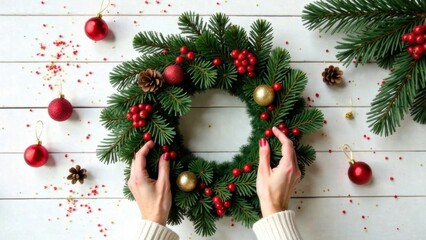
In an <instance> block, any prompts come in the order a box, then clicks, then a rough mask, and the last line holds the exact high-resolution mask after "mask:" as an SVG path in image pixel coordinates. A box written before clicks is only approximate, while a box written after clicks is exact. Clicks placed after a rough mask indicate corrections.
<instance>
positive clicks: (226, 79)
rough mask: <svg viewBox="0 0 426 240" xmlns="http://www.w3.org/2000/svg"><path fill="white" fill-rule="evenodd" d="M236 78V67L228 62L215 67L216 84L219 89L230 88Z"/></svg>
mask: <svg viewBox="0 0 426 240" xmlns="http://www.w3.org/2000/svg"><path fill="white" fill-rule="evenodd" d="M237 80H238V74H237V69H236V68H235V67H234V66H233V65H230V64H226V65H221V66H219V67H218V68H217V83H216V86H217V87H218V88H221V89H231V87H232V86H233V84H234V83H235V82H236V81H237Z"/></svg>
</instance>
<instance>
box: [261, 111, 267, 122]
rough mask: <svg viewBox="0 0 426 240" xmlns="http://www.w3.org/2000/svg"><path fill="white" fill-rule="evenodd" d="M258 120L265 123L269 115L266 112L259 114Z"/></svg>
mask: <svg viewBox="0 0 426 240" xmlns="http://www.w3.org/2000/svg"><path fill="white" fill-rule="evenodd" d="M260 119H262V120H263V121H267V120H268V119H269V114H268V113H267V112H263V113H261V114H260Z"/></svg>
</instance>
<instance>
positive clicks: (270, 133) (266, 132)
mask: <svg viewBox="0 0 426 240" xmlns="http://www.w3.org/2000/svg"><path fill="white" fill-rule="evenodd" d="M265 136H266V137H267V138H270V137H272V136H274V132H272V129H270V128H268V129H266V130H265Z"/></svg>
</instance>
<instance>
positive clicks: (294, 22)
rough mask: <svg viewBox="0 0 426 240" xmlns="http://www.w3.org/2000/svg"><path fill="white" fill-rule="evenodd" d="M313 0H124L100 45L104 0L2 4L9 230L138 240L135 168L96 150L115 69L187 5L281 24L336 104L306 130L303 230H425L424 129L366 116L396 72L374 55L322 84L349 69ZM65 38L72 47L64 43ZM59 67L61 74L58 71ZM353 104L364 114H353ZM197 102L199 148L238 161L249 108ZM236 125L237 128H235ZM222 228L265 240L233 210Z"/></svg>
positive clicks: (0, 110) (365, 233)
mask: <svg viewBox="0 0 426 240" xmlns="http://www.w3.org/2000/svg"><path fill="white" fill-rule="evenodd" d="M308 2H311V1H307V0H305V1H300V0H298V1H296V0H285V1H284V0H282V1H279V0H273V1H272V0H270V1H260V0H244V1H243V0H238V1H237V0H227V1H223V0H215V1H213V0H204V1H195V0H193V1H190V0H181V1H171V0H169V1H164V0H160V1H154V0H148V1H143V0H126V1H118V0H114V1H112V4H111V6H110V7H108V9H107V12H105V14H104V19H105V21H106V22H107V23H108V25H109V27H110V29H111V34H110V35H109V37H108V38H107V39H106V40H103V41H100V42H96V43H95V42H92V41H91V40H89V39H88V38H87V37H86V36H85V34H84V31H83V26H84V23H85V21H86V20H87V19H88V18H89V17H91V16H93V15H95V14H96V13H97V11H98V9H99V5H100V3H101V1H100V0H99V1H83V0H73V1H53V0H43V1H41V0H31V1H30V0H26V1H6V0H0V29H1V38H0V76H1V80H0V138H1V144H0V169H1V172H2V173H1V174H0V186H1V187H0V239H28V238H31V239H34V240H37V239H64V240H65V239H131V236H132V234H133V233H134V231H135V228H136V226H137V224H138V221H139V218H140V217H139V213H138V211H137V207H136V205H135V203H134V202H129V201H128V200H126V199H125V198H123V195H122V192H121V190H122V186H123V171H122V170H123V167H124V166H123V165H122V164H116V165H104V164H102V163H100V162H98V160H97V159H96V156H95V149H96V146H97V144H98V143H99V142H100V141H101V139H102V138H103V137H104V136H106V133H107V132H106V131H105V129H104V128H103V127H102V126H101V125H100V123H99V113H100V111H101V109H102V108H103V107H105V106H106V100H107V96H109V95H110V94H111V93H113V92H114V89H112V87H111V86H110V85H109V81H108V74H109V72H110V71H111V69H112V68H113V67H114V66H116V65H117V64H119V63H120V62H122V61H125V60H129V59H132V58H134V57H136V56H138V54H137V53H136V52H135V51H134V50H133V49H132V39H133V36H134V35H135V34H136V33H137V32H139V31H143V30H156V31H161V32H163V33H166V34H167V33H177V32H178V27H177V24H176V20H177V18H178V15H179V14H180V13H182V12H184V11H188V10H192V11H195V12H198V13H200V14H203V15H205V16H206V17H208V15H211V14H213V13H215V12H219V11H220V12H224V13H226V14H228V15H230V16H231V19H232V22H234V23H236V24H240V25H242V26H244V27H248V26H249V25H250V24H251V23H252V22H253V21H254V20H255V19H257V18H265V19H267V20H269V21H270V22H271V23H272V24H273V27H274V30H275V31H274V35H275V40H274V44H275V46H282V47H285V48H287V49H288V50H289V51H290V53H291V55H292V66H293V67H295V68H300V69H302V70H303V71H305V72H306V73H307V75H308V77H309V79H310V81H309V84H308V86H307V89H306V91H305V93H304V96H305V97H310V99H311V105H313V106H316V107H318V108H319V109H321V110H322V111H323V112H324V114H325V118H326V120H327V124H325V125H324V128H323V129H322V130H321V131H320V132H318V133H317V134H314V135H311V136H308V137H307V138H306V142H308V143H311V144H312V145H313V146H314V147H315V149H316V150H317V152H318V154H317V161H316V163H315V164H314V165H313V166H311V167H310V168H308V171H307V176H306V178H305V179H304V181H303V182H302V183H301V184H300V185H299V186H298V188H297V191H296V194H295V196H294V198H293V199H292V202H291V208H292V209H294V210H295V211H296V213H297V224H298V227H299V229H300V231H301V233H302V235H303V237H304V238H305V239H421V238H424V236H425V235H426V229H425V228H424V222H425V221H426V214H425V213H426V207H425V206H426V205H425V203H426V187H425V184H426V171H425V165H426V162H425V160H426V159H425V152H426V143H425V140H426V137H425V136H426V130H425V127H424V126H421V125H418V124H414V123H413V122H412V121H411V119H410V118H409V117H407V119H406V120H405V121H403V122H402V126H401V128H399V129H398V132H397V133H396V134H394V135H393V136H391V137H387V138H384V137H379V136H376V135H374V134H372V133H371V132H370V131H369V129H368V127H367V124H366V113H367V112H368V109H369V104H370V102H371V100H372V98H373V97H374V96H375V94H376V92H377V89H378V88H379V84H380V82H381V81H382V79H383V78H384V77H386V76H387V74H388V72H387V71H385V70H382V69H379V68H377V67H376V66H375V65H374V64H370V65H367V66H364V67H359V68H357V69H355V68H354V67H352V66H351V67H349V68H347V69H344V77H345V84H343V86H341V87H334V88H331V87H328V86H326V85H325V84H324V83H323V82H322V79H321V72H322V70H323V69H324V68H325V67H327V66H328V65H329V64H330V63H332V64H334V65H339V66H340V64H339V63H338V62H336V59H335V57H334V56H335V53H336V52H335V50H334V48H333V46H334V45H335V41H336V40H337V39H338V38H337V37H331V36H329V35H326V34H325V35H324V34H319V33H318V32H310V31H308V30H306V29H305V28H304V27H303V26H302V22H301V17H300V14H301V12H302V9H303V6H304V5H305V4H307V3H308ZM58 40H59V41H64V42H65V43H66V44H65V45H62V46H56V45H58V44H56V45H55V44H54V43H55V42H57V41H58ZM58 54H59V55H60V57H59V59H58ZM52 62H53V66H55V67H60V71H59V72H55V71H54V70H53V69H52V68H50V69H49V68H46V66H51V65H52ZM59 81H63V92H64V94H65V95H66V97H67V98H68V99H69V100H70V101H71V102H72V104H73V105H74V109H75V110H74V113H73V116H72V118H71V119H70V120H68V121H66V122H62V123H58V122H55V121H53V120H51V119H50V118H49V116H48V114H47V110H46V107H47V105H48V104H49V102H50V101H51V100H52V99H53V98H55V97H57V93H58V88H57V83H58V82H59ZM316 94H319V96H318V97H316ZM350 99H353V106H352V109H353V111H354V113H355V119H354V120H347V119H345V118H344V114H345V113H346V112H347V111H349V110H350V109H351V102H350ZM193 105H194V108H193V109H192V110H191V111H190V112H189V113H188V114H187V115H186V116H185V117H184V118H183V120H182V124H181V128H182V130H183V132H184V134H185V137H186V139H187V140H186V141H187V142H186V143H187V145H188V146H189V148H190V149H192V150H193V151H194V152H196V153H197V154H199V155H202V156H204V157H206V158H207V159H219V160H226V159H230V158H231V157H232V156H233V155H234V154H235V153H236V152H237V151H238V149H239V147H240V146H241V145H242V144H244V143H245V142H246V139H247V136H248V134H249V132H250V125H249V120H248V116H247V115H246V113H245V106H244V105H243V104H242V103H241V102H239V101H238V100H237V99H235V98H233V97H230V96H228V95H227V94H226V93H223V92H220V91H209V92H207V93H205V94H203V95H200V96H196V97H194V101H193ZM37 120H42V121H43V122H44V124H45V129H44V133H43V135H42V140H43V144H44V146H46V147H47V149H48V150H49V151H50V153H51V154H50V158H49V161H48V163H47V165H46V166H43V167H41V168H31V167H29V166H27V165H26V163H25V162H24V159H23V151H24V150H25V148H26V147H27V146H29V145H31V144H34V143H35V134H34V126H35V122H36V121H37ZM230 129H233V130H234V129H237V131H238V134H232V135H229V134H228V133H229V130H230ZM344 143H347V144H350V145H351V147H352V148H353V149H354V151H355V153H354V154H355V159H357V160H362V161H365V162H367V163H368V164H369V165H370V166H371V167H372V169H373V172H374V181H373V182H372V183H371V184H370V185H367V186H357V185H354V184H352V183H351V182H350V181H349V180H348V178H347V173H346V172H347V168H348V164H347V161H346V159H345V156H344V154H343V153H342V152H341V145H342V144H344ZM75 164H80V165H81V166H82V167H84V168H86V169H87V170H88V171H89V179H88V180H87V181H86V182H85V183H84V184H83V185H71V184H70V183H69V181H67V180H66V179H65V178H66V176H67V173H68V169H69V168H70V167H71V166H74V165H75ZM217 225H218V231H217V233H216V235H214V236H212V237H210V238H207V239H237V238H239V239H255V237H254V234H253V233H252V231H251V230H250V229H245V228H243V227H241V226H240V225H239V224H235V225H234V223H233V221H232V219H230V218H224V219H223V220H221V221H220V222H218V223H217ZM172 228H173V229H174V230H175V231H176V232H178V233H179V234H180V236H181V239H194V240H195V239H202V238H201V237H199V236H197V235H196V234H195V233H194V232H193V227H192V224H191V223H190V222H189V221H185V222H184V223H183V224H182V225H180V226H174V227H172Z"/></svg>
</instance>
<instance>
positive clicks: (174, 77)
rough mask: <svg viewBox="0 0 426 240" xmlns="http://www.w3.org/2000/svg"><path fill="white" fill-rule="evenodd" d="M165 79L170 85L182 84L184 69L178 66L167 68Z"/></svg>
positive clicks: (173, 65) (164, 74)
mask: <svg viewBox="0 0 426 240" xmlns="http://www.w3.org/2000/svg"><path fill="white" fill-rule="evenodd" d="M163 78H164V80H166V82H167V83H168V84H170V85H179V84H181V83H182V81H183V78H184V73H183V69H182V67H181V66H179V65H176V64H172V65H170V66H168V67H166V69H164V72H163Z"/></svg>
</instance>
